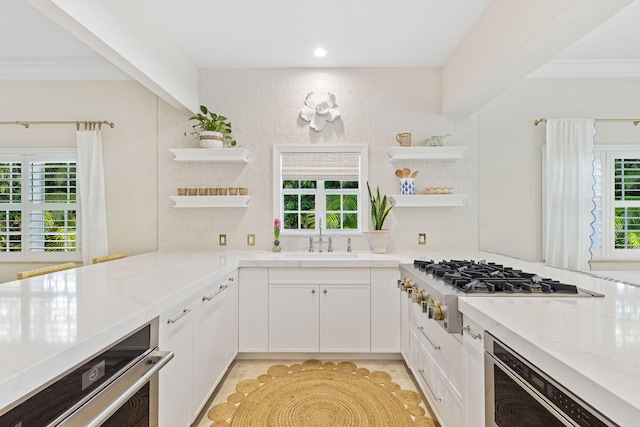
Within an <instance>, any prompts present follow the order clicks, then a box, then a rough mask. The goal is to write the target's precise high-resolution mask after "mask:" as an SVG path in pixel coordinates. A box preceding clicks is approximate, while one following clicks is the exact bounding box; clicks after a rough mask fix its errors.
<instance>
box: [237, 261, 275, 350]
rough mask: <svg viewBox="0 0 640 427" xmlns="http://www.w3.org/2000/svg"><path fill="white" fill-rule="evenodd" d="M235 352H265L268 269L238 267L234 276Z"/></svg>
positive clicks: (267, 311) (267, 326)
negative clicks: (235, 294)
mask: <svg viewBox="0 0 640 427" xmlns="http://www.w3.org/2000/svg"><path fill="white" fill-rule="evenodd" d="M238 310H239V311H238V350H239V351H240V352H266V351H269V314H268V313H269V270H268V269H267V268H241V269H240V271H239V273H238Z"/></svg>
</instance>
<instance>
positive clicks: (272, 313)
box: [269, 285, 320, 352]
mask: <svg viewBox="0 0 640 427" xmlns="http://www.w3.org/2000/svg"><path fill="white" fill-rule="evenodd" d="M318 302H319V295H318V285H270V286H269V351H300V352H317V351H320V316H319V313H318V307H319V306H318Z"/></svg>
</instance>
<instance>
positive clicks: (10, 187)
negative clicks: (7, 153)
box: [0, 162, 22, 203]
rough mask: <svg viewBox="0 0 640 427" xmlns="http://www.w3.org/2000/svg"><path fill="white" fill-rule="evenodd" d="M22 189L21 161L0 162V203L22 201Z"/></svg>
mask: <svg viewBox="0 0 640 427" xmlns="http://www.w3.org/2000/svg"><path fill="white" fill-rule="evenodd" d="M21 191H22V168H21V167H20V163H18V162H15V163H0V203H20V201H21V199H22V198H21V194H20V192H21Z"/></svg>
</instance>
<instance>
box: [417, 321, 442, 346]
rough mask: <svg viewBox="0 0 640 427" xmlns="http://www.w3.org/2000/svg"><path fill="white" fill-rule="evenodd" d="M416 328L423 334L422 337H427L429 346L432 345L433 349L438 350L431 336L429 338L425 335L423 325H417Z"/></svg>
mask: <svg viewBox="0 0 640 427" xmlns="http://www.w3.org/2000/svg"><path fill="white" fill-rule="evenodd" d="M418 329H420V332H422V335H424V337H425V338H426V339H427V341H429V344H431V347H433V349H434V350H440V346H439V345H435V344H434V343H433V341H431V338H429V335H427V334H426V333H425V331H424V327H422V326H418Z"/></svg>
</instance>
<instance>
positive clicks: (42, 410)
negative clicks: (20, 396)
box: [0, 319, 173, 427]
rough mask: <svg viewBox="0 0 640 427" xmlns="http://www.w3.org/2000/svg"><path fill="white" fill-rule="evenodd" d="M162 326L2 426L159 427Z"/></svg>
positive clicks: (79, 370) (87, 367)
mask: <svg viewBox="0 0 640 427" xmlns="http://www.w3.org/2000/svg"><path fill="white" fill-rule="evenodd" d="M157 344H158V322H157V319H156V320H155V321H154V322H151V323H149V324H147V325H146V326H144V327H142V328H140V329H138V330H136V331H134V332H133V333H132V334H130V335H128V336H127V337H125V338H123V339H122V340H120V341H118V342H116V343H114V344H112V345H111V346H109V347H108V348H107V349H106V350H104V351H102V352H101V353H100V354H98V355H97V356H95V357H93V358H91V359H90V360H88V361H85V362H83V363H82V364H80V365H78V366H76V367H75V368H73V369H72V370H71V371H70V372H68V373H66V374H65V375H64V376H63V377H61V378H59V379H57V380H55V381H53V382H52V383H50V384H48V385H46V386H45V387H44V388H43V389H42V390H40V391H38V392H37V393H36V394H34V395H33V396H30V397H28V398H27V399H26V400H24V401H23V402H21V403H19V404H18V405H17V406H15V407H13V408H12V409H10V410H9V411H7V412H5V413H4V414H2V415H0V426H9V427H29V426H38V427H40V426H118V427H134V426H135V427H142V426H145V427H147V426H155V425H157V424H158V419H157V417H158V380H157V373H158V371H159V370H160V369H161V368H162V367H163V366H164V365H166V364H167V363H168V362H169V360H171V358H173V353H172V352H166V351H165V352H161V351H158V348H157Z"/></svg>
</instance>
